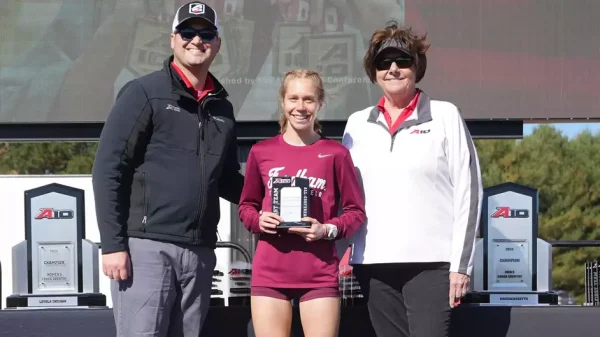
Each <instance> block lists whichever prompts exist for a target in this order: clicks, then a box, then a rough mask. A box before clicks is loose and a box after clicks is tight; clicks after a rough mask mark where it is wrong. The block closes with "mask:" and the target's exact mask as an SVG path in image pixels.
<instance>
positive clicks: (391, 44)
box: [375, 39, 414, 58]
mask: <svg viewBox="0 0 600 337" xmlns="http://www.w3.org/2000/svg"><path fill="white" fill-rule="evenodd" d="M388 49H394V50H398V51H400V52H402V53H403V54H406V56H407V57H409V58H413V57H414V55H413V53H411V52H410V50H409V49H408V48H407V47H406V44H404V42H402V41H398V40H395V39H389V40H387V41H385V42H383V43H382V44H381V46H380V47H379V50H377V54H375V57H378V56H379V55H380V54H381V53H382V52H384V51H385V50H388Z"/></svg>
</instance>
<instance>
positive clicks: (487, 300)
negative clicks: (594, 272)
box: [460, 292, 558, 306]
mask: <svg viewBox="0 0 600 337" xmlns="http://www.w3.org/2000/svg"><path fill="white" fill-rule="evenodd" d="M460 303H461V304H470V305H498V306H499V305H508V306H529V305H531V306H536V305H540V306H544V305H558V294H556V293H554V292H521V293H516V292H493V293H492V292H470V293H467V295H466V296H465V297H463V298H462V299H461V301H460Z"/></svg>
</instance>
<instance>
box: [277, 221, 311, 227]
mask: <svg viewBox="0 0 600 337" xmlns="http://www.w3.org/2000/svg"><path fill="white" fill-rule="evenodd" d="M311 226H312V224H311V223H310V222H308V221H288V222H280V223H279V225H278V226H277V228H282V229H287V228H310V227H311Z"/></svg>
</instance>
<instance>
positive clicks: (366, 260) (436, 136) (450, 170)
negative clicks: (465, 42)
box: [343, 92, 483, 275]
mask: <svg viewBox="0 0 600 337" xmlns="http://www.w3.org/2000/svg"><path fill="white" fill-rule="evenodd" d="M343 144H344V145H345V146H346V147H347V148H348V149H349V150H350V154H351V155H352V159H353V161H354V164H355V166H356V168H357V170H358V174H359V179H360V180H361V183H362V186H363V190H364V194H365V202H366V204H365V206H366V214H367V223H366V226H364V227H362V229H361V230H360V231H359V232H358V233H356V234H355V235H354V237H353V238H352V242H353V244H352V250H351V255H350V264H372V263H403V262H450V271H453V272H460V273H466V274H469V275H470V274H471V270H472V264H473V252H474V246H475V239H476V235H477V230H478V227H479V219H480V213H481V201H482V196H483V187H482V182H481V171H480V168H479V160H478V157H477V152H476V149H475V146H474V144H473V141H472V139H471V136H470V134H469V131H468V130H467V128H466V125H465V122H464V120H463V119H462V117H461V115H460V111H459V109H458V108H457V107H456V106H455V105H454V104H452V103H450V102H445V101H438V100H432V99H430V98H429V97H428V96H427V95H426V94H425V93H424V92H421V94H420V97H419V98H418V103H417V108H416V110H415V111H414V112H413V113H412V114H411V115H410V116H409V117H408V118H407V119H406V120H405V121H404V122H403V123H402V125H401V126H400V127H399V128H398V129H397V131H395V132H394V133H390V131H389V128H388V124H387V123H386V120H385V118H384V115H383V113H381V112H380V111H379V108H378V107H377V106H372V107H369V108H366V109H364V110H361V111H357V112H355V113H353V114H352V115H351V116H350V118H349V119H348V122H347V124H346V130H345V132H344V138H343Z"/></svg>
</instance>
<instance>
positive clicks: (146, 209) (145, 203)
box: [142, 172, 148, 232]
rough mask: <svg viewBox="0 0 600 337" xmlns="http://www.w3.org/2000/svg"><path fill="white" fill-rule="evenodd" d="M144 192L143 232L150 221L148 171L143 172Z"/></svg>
mask: <svg viewBox="0 0 600 337" xmlns="http://www.w3.org/2000/svg"><path fill="white" fill-rule="evenodd" d="M142 194H143V196H144V217H143V218H142V232H145V231H146V223H147V222H148V198H147V196H146V172H143V173H142Z"/></svg>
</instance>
